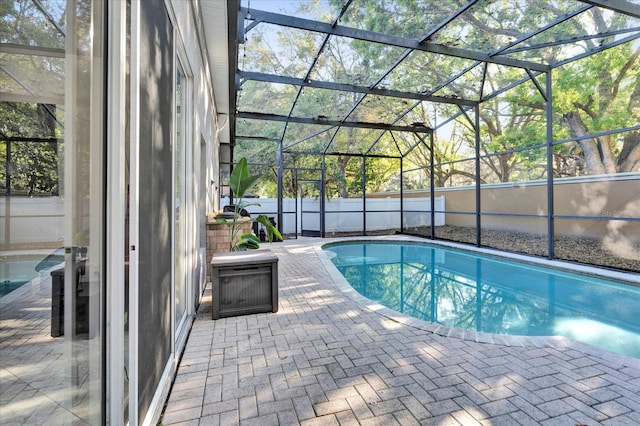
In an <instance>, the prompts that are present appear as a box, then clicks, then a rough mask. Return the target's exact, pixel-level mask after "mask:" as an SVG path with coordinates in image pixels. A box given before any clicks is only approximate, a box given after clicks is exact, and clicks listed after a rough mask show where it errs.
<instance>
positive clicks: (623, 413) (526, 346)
mask: <svg viewBox="0 0 640 426" xmlns="http://www.w3.org/2000/svg"><path fill="white" fill-rule="evenodd" d="M324 242H327V240H319V239H299V240H294V241H287V242H285V243H281V244H274V245H271V246H270V248H271V249H272V251H273V252H275V253H276V254H277V255H278V256H279V276H280V292H279V295H280V310H279V312H278V313H275V314H258V315H248V316H241V317H235V318H227V319H221V320H217V321H213V320H212V319H211V299H210V289H208V290H207V293H206V294H205V298H204V301H203V303H202V304H201V306H200V311H199V312H198V315H197V318H196V321H195V323H194V325H193V329H192V331H191V335H190V337H189V341H188V343H187V347H186V349H185V352H184V355H183V358H182V361H181V365H180V367H179V370H178V373H177V376H176V379H175V383H174V385H173V388H172V391H171V393H170V396H169V399H168V402H167V405H166V408H165V412H164V415H163V418H162V424H164V425H174V424H180V425H217V424H224V425H231V424H242V425H260V426H268V425H285V424H302V425H333V424H335V425H338V424H346V425H393V424H399V425H411V424H424V425H570V426H576V425H590V426H591V425H599V424H601V425H638V424H640V360H635V359H630V358H626V357H620V356H615V355H613V354H609V353H607V352H604V351H600V350H595V349H591V348H590V347H587V346H586V345H582V344H578V343H575V342H571V341H568V340H566V339H548V340H534V339H511V340H509V339H502V338H500V337H496V338H495V339H493V340H491V341H493V343H489V342H488V341H489V338H487V337H486V336H485V337H480V338H479V337H478V336H473V335H471V333H469V332H467V333H466V334H463V333H461V332H457V331H455V330H454V331H451V330H449V331H448V332H443V330H439V329H437V327H436V326H433V325H431V324H427V323H423V324H422V325H423V326H420V323H421V322H418V321H412V320H407V321H405V320H403V319H402V318H401V316H398V318H399V319H398V318H396V317H393V315H391V317H390V315H389V312H388V310H386V309H380V307H379V306H377V305H375V304H373V303H371V302H368V301H367V300H366V299H364V298H362V297H360V296H358V295H357V294H356V293H355V292H353V291H349V287H348V285H345V282H344V279H342V278H341V276H340V275H339V274H336V270H335V269H333V268H332V267H330V266H328V265H327V260H326V257H325V256H324V254H323V253H322V252H320V249H319V247H320V245H321V243H324ZM434 331H435V332H434ZM443 334H444V335H443ZM447 334H448V335H449V336H447Z"/></svg>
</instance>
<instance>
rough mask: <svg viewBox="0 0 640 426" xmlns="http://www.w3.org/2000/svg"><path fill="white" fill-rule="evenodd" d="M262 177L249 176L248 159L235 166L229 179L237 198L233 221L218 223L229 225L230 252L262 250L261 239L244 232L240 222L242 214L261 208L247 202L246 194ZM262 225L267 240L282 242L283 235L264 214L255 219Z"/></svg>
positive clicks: (224, 220)
mask: <svg viewBox="0 0 640 426" xmlns="http://www.w3.org/2000/svg"><path fill="white" fill-rule="evenodd" d="M261 177H262V176H261V175H249V166H248V164H247V159H246V158H241V159H240V161H239V162H238V163H237V164H236V165H235V166H234V168H233V171H232V172H231V175H230V177H229V187H230V189H231V191H232V192H233V195H234V197H235V198H236V200H235V202H234V204H233V219H231V220H227V219H218V220H217V222H222V223H226V224H228V225H229V236H230V238H229V250H231V251H244V250H253V249H257V248H260V239H259V238H258V237H257V236H256V235H254V234H253V233H251V232H242V233H241V227H240V221H241V220H243V219H241V217H240V212H241V211H242V210H243V209H246V208H247V207H249V206H259V205H260V204H259V203H251V202H247V201H245V199H244V196H245V194H246V193H247V192H248V191H249V190H250V189H251V188H253V187H254V186H255V185H256V183H258V181H259V180H260V178H261ZM253 220H254V221H256V222H258V223H260V224H262V225H263V226H264V228H265V230H266V235H267V239H268V240H269V242H272V241H273V240H274V238H275V239H277V240H282V234H280V231H278V229H277V228H276V227H275V226H273V224H272V223H271V221H270V220H269V218H268V217H267V216H265V215H263V214H261V215H258V216H257V217H256V218H254V219H253Z"/></svg>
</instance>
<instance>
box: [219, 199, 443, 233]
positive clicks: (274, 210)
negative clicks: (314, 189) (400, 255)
mask: <svg viewBox="0 0 640 426" xmlns="http://www.w3.org/2000/svg"><path fill="white" fill-rule="evenodd" d="M249 201H251V202H256V203H259V204H260V206H250V207H248V208H247V211H248V212H249V213H251V215H252V216H255V215H256V214H264V215H266V216H269V217H273V218H274V219H275V220H277V214H278V200H277V199H275V198H256V199H252V200H249ZM282 202H283V211H284V215H283V222H284V223H283V225H284V226H283V227H282V231H283V232H284V233H285V234H293V233H295V232H296V223H297V230H298V233H300V232H301V230H302V229H304V230H312V231H319V230H320V213H319V212H320V200H319V199H312V198H305V199H303V200H299V199H298V200H296V199H295V198H285V199H283V200H282ZM296 203H297V209H296ZM228 204H229V199H228V198H223V199H222V200H221V205H222V206H226V205H228ZM325 208H326V217H325V231H326V232H328V233H331V232H358V231H362V230H363V227H364V218H363V210H364V206H363V200H362V198H336V199H330V200H327V201H326V203H325ZM303 209H304V211H303ZM366 210H367V212H366V214H367V216H366V225H367V231H381V230H391V229H400V199H399V198H391V197H389V198H368V199H367V209H366ZM434 211H435V212H436V213H435V226H442V225H444V224H445V213H444V211H445V198H444V196H440V197H435V210H434ZM296 212H297V213H296ZM430 212H431V199H430V198H405V200H404V226H405V227H407V228H414V227H419V226H430V225H431V214H430Z"/></svg>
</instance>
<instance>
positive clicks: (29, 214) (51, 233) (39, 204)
mask: <svg viewBox="0 0 640 426" xmlns="http://www.w3.org/2000/svg"><path fill="white" fill-rule="evenodd" d="M0 218H1V219H2V220H1V222H2V226H0V242H2V244H6V245H7V246H9V245H10V244H40V243H53V242H58V241H62V238H63V230H64V200H63V199H62V198H60V197H33V198H29V197H0Z"/></svg>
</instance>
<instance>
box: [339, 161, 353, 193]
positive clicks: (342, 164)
mask: <svg viewBox="0 0 640 426" xmlns="http://www.w3.org/2000/svg"><path fill="white" fill-rule="evenodd" d="M349 160H351V157H350V156H344V155H341V156H339V157H338V169H340V173H338V176H336V179H338V193H339V194H340V197H341V198H349V193H348V191H347V164H348V163H349Z"/></svg>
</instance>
